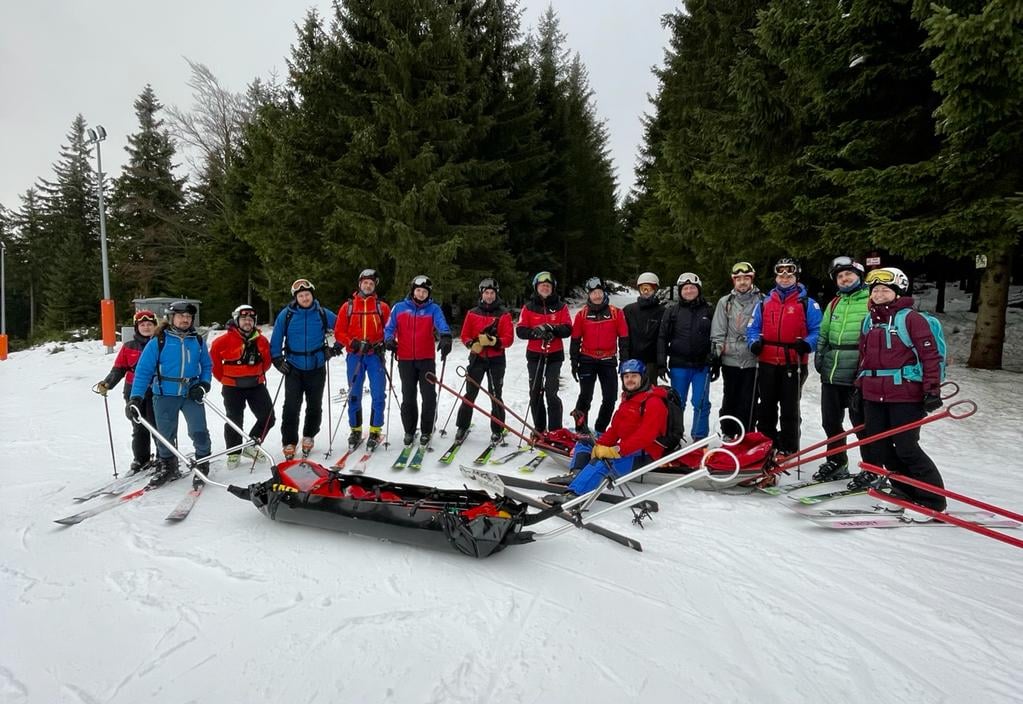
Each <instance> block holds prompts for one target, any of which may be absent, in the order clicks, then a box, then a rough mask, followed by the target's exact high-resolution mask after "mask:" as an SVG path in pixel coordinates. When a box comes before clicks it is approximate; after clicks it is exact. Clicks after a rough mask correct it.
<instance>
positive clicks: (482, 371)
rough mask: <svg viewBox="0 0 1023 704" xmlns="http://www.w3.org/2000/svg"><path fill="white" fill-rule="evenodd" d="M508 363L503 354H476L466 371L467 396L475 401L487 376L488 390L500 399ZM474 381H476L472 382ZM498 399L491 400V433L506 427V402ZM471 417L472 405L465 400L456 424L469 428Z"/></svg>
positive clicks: (459, 410)
mask: <svg viewBox="0 0 1023 704" xmlns="http://www.w3.org/2000/svg"><path fill="white" fill-rule="evenodd" d="M507 365H508V363H507V360H506V359H505V357H504V355H503V354H502V355H500V356H498V357H480V356H479V355H476V358H475V359H473V360H472V361H471V362H469V368H468V369H466V371H465V374H466V376H467V377H468V378H469V379H470V381H467V382H466V384H465V397H466V398H467V399H469V400H470V401H472V402H473V403H475V402H476V396H477V395H478V394H479V392H480V387H479V384H481V383H482V382H483V377H484V376H486V377H487V391H489V392H490V395H491V396H494V397H495V398H497V399H498V401H500V399H501V390H502V389H503V388H504V370H505V367H507ZM473 381H474V382H476V383H475V384H474V383H472V382H473ZM498 401H491V403H490V411H491V414H492V415H493V416H494V417H493V418H492V419H491V420H490V432H491V433H499V432H501V431H502V430H503V429H504V404H502V403H499V402H498ZM471 419H472V406H470V405H469V404H468V403H465V402H464V401H463V402H462V405H461V407H460V408H459V409H458V417H457V418H456V419H455V425H456V426H458V427H459V428H468V427H469V422H470V421H471Z"/></svg>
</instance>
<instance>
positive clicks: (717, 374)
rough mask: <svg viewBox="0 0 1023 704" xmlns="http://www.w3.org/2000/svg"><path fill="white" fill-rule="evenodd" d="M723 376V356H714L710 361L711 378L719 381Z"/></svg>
mask: <svg viewBox="0 0 1023 704" xmlns="http://www.w3.org/2000/svg"><path fill="white" fill-rule="evenodd" d="M720 378H721V358H720V357H714V358H713V359H711V361H710V380H711V381H717V380H718V379H720Z"/></svg>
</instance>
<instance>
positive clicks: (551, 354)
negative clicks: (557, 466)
mask: <svg viewBox="0 0 1023 704" xmlns="http://www.w3.org/2000/svg"><path fill="white" fill-rule="evenodd" d="M571 334H572V318H571V317H570V316H569V314H568V306H567V305H565V303H564V302H563V301H562V300H561V298H560V297H559V296H558V282H557V280H556V279H555V278H554V276H553V275H552V274H551V272H549V271H541V272H539V273H538V274H537V275H536V276H534V277H533V296H532V298H531V299H530V300H529V301H527V302H526V304H525V305H524V306H522V310H521V311H520V313H519V322H518V325H516V326H515V335H516V336H517V337H518V338H519V339H520V340H528V341H529V342H528V343H526V370H527V372H528V374H529V409H530V411H531V412H532V415H533V429H534V430H535V431H536V433H537V434H538V435H543V434H545V433H547V432H548V431H551V432H554V431H557V430H561V428H562V427H563V426H562V422H563V410H562V405H561V397H560V396H559V395H558V381H559V377H560V376H561V365H562V364H563V363H564V361H565V345H564V343H563V342H562V340H563V339H564V338H566V337H568V336H569V335H571Z"/></svg>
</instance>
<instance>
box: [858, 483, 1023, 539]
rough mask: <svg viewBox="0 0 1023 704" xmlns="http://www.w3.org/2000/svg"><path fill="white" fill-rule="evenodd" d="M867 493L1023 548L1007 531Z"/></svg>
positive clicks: (889, 497)
mask: <svg viewBox="0 0 1023 704" xmlns="http://www.w3.org/2000/svg"><path fill="white" fill-rule="evenodd" d="M861 466H863V467H864V468H870V467H872V465H869V464H866V463H864V464H863V465H861ZM870 471H871V472H873V471H874V469H870ZM888 476H889V477H892V478H896V477H900V475H898V474H896V475H891V474H889V475H888ZM904 480H905V478H900V479H898V481H904ZM906 483H907V484H908V483H909V482H906ZM920 484H923V485H924V486H925V487H931V485H930V484H927V483H926V482H920ZM932 489H937V487H931V488H929V489H928V490H929V491H930V490H932ZM867 494H869V495H870V496H872V497H873V498H875V499H882V500H884V501H887V502H889V503H893V504H897V505H899V506H902V507H903V508H908V509H912V510H913V511H917V512H919V513H923V514H925V515H927V516H930V517H931V518H935V519H937V520H939V521H944V522H945V523H950V524H952V525H954V526H959V527H960V528H965V529H966V530H970V531H973V532H974V533H979V534H980V535H985V536H987V537H988V538H994V539H995V540H1000V541H1001V542H1003V543H1008V544H1009V545H1012V546H1014V547H1017V548H1023V540H1020V539H1019V538H1013V537H1012V536H1009V535H1006V534H1005V533H1001V532H999V531H997V530H992V529H991V528H988V527H987V526H982V525H978V524H976V523H971V522H970V521H967V520H964V519H962V518H959V517H958V516H953V515H951V514H949V513H944V512H942V511H935V510H934V509H932V508H927V507H926V506H919V505H917V504H914V503H912V502H910V501H903V500H902V499H899V498H896V497H894V496H889V495H888V494H885V493H883V492H880V491H878V490H877V489H870V490H869V491H868V492H867ZM966 503H971V504H972V502H966ZM979 504H983V502H982V501H981V502H977V504H973V505H979ZM984 505H986V504H984ZM990 508H995V507H990ZM1010 513H1011V512H1010Z"/></svg>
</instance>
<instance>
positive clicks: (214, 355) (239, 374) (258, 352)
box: [210, 322, 271, 388]
mask: <svg viewBox="0 0 1023 704" xmlns="http://www.w3.org/2000/svg"><path fill="white" fill-rule="evenodd" d="M210 358H211V359H212V361H213V378H214V379H216V380H217V381H219V382H220V383H221V384H223V385H224V386H237V387H240V388H251V387H253V386H258V385H259V384H265V383H266V370H267V369H269V368H270V364H271V361H270V342H269V340H267V339H266V338H265V337H264V336H263V334H262V333H261V332H260V331H259V328H253V330H252V332H251V333H249V335H248V339H246V337H245V333H243V332H242V331H241V329H240V328H238V326H237V325H235V324H234V322H230V323H228V324H227V332H225V333H224V334H223V335H221V336H220V337H218V338H217V339H216V340H214V341H213V343H212V344H211V345H210Z"/></svg>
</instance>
